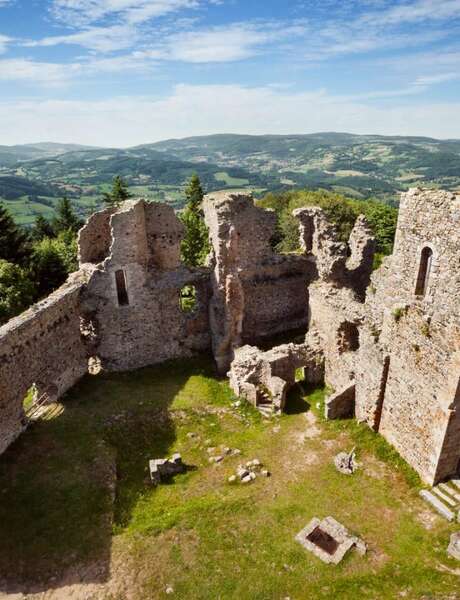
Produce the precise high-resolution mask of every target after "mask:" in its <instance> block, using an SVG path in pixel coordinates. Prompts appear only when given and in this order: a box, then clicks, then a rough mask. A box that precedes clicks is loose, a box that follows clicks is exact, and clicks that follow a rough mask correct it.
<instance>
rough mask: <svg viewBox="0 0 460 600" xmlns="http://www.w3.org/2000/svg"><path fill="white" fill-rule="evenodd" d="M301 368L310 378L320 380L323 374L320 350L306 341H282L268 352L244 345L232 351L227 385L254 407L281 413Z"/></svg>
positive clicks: (318, 381) (317, 381)
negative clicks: (281, 344) (263, 407)
mask: <svg viewBox="0 0 460 600" xmlns="http://www.w3.org/2000/svg"><path fill="white" fill-rule="evenodd" d="M300 368H304V369H306V370H307V372H308V374H309V380H310V381H312V380H313V379H315V382H316V383H320V382H321V380H322V379H323V377H324V372H323V357H322V353H321V350H320V349H319V348H315V347H313V346H311V345H308V344H298V345H296V344H285V345H283V346H278V347H276V348H273V349H272V350H268V351H267V352H262V351H261V350H259V349H258V348H255V347H254V346H243V347H241V348H238V349H237V350H235V358H234V360H233V362H232V366H231V369H230V372H229V373H228V376H229V381H230V387H231V388H232V389H233V391H234V392H235V394H236V395H237V396H242V397H244V398H246V400H248V401H249V402H251V404H253V405H254V406H256V407H260V406H261V405H263V406H266V407H270V409H271V410H274V411H275V412H280V411H282V410H283V409H284V405H285V400H286V393H287V392H288V391H289V389H290V388H291V387H292V386H293V385H294V384H295V376H296V370H297V369H300Z"/></svg>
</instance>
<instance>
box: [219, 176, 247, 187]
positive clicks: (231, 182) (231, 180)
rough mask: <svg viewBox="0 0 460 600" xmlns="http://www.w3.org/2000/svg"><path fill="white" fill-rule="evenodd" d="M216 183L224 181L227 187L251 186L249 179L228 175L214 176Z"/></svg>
mask: <svg viewBox="0 0 460 600" xmlns="http://www.w3.org/2000/svg"><path fill="white" fill-rule="evenodd" d="M214 178H215V180H216V181H222V182H223V183H225V185H228V186H235V187H241V186H243V185H248V184H249V179H238V177H231V176H230V175H229V174H228V173H226V172H222V173H216V174H215V175H214Z"/></svg>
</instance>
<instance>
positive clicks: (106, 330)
mask: <svg viewBox="0 0 460 600" xmlns="http://www.w3.org/2000/svg"><path fill="white" fill-rule="evenodd" d="M109 217H110V218H109V223H110V231H111V243H110V246H109V248H108V255H107V256H106V258H105V259H104V260H103V261H102V262H101V263H100V264H99V265H97V266H96V268H95V269H94V271H93V273H92V276H91V278H90V280H89V282H88V285H87V288H86V290H85V294H84V299H83V304H82V308H83V311H84V314H85V315H86V319H87V321H88V322H89V323H91V328H92V330H93V331H94V332H95V335H94V339H93V354H94V356H95V357H97V358H98V359H99V360H100V362H101V364H102V367H103V368H104V369H108V370H126V369H135V368H139V367H142V366H145V365H150V364H154V363H159V362H163V361H165V360H168V359H172V358H180V357H186V356H190V355H191V354H192V353H194V352H197V351H204V350H207V349H208V348H210V333H209V318H208V311H209V298H210V284H209V270H207V269H195V270H190V269H187V268H186V267H184V266H183V265H181V262H180V242H181V239H182V236H183V226H182V224H181V223H180V221H179V219H178V218H177V217H176V215H175V214H174V210H173V209H172V208H171V207H169V206H167V205H165V204H159V203H147V202H144V201H132V202H129V203H126V204H125V205H124V206H123V207H122V208H121V209H120V210H118V211H116V212H114V213H113V214H111V215H109ZM99 228H103V230H105V220H104V219H102V218H101V217H100V213H99V215H95V216H94V217H92V218H91V219H90V220H89V221H88V223H87V225H86V227H85V230H88V231H87V232H85V233H84V235H82V234H80V239H82V238H83V239H94V238H95V237H96V238H97V233H96V231H97V229H99ZM85 230H83V231H85ZM91 230H93V231H91ZM80 252H81V253H82V250H80ZM87 254H88V253H87V252H86V251H83V255H87ZM117 277H121V279H122V283H123V281H124V288H125V289H124V290H123V291H124V293H125V295H126V298H124V299H123V298H122V299H121V300H120V297H119V289H118V287H119V284H120V281H117ZM185 286H194V288H195V291H196V301H197V302H196V308H195V310H193V311H191V312H185V311H184V310H183V309H182V308H181V290H182V289H183V288H184V287H185Z"/></svg>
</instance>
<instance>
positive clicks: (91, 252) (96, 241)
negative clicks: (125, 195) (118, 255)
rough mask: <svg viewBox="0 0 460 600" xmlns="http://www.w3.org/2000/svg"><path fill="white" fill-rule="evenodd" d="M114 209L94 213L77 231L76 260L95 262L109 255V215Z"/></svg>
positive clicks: (84, 262)
mask: <svg viewBox="0 0 460 600" xmlns="http://www.w3.org/2000/svg"><path fill="white" fill-rule="evenodd" d="M113 212H114V209H112V208H106V209H105V210H101V211H99V212H96V213H94V214H93V215H92V216H91V218H90V219H89V220H88V221H87V222H86V223H85V225H84V226H83V227H82V228H81V229H80V231H79V232H78V262H79V263H80V265H83V264H86V263H93V264H97V263H100V262H102V261H103V260H104V259H105V258H107V256H108V255H109V251H110V244H111V243H112V236H111V232H110V217H111V215H112V213H113Z"/></svg>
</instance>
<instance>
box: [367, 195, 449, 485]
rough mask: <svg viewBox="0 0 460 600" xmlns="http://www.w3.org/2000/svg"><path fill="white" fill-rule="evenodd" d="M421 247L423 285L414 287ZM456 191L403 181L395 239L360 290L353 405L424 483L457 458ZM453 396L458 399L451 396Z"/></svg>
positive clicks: (446, 472) (435, 478)
mask: <svg viewBox="0 0 460 600" xmlns="http://www.w3.org/2000/svg"><path fill="white" fill-rule="evenodd" d="M424 248H430V255H431V257H432V258H431V264H430V265H429V269H428V271H429V272H428V278H427V285H426V289H425V290H424V293H423V294H420V293H416V292H417V291H418V289H417V280H418V278H419V273H420V265H421V261H422V253H423V249H424ZM459 252H460V197H458V196H455V195H454V194H451V193H449V192H442V191H422V190H418V189H414V190H410V191H409V192H408V193H407V194H404V195H403V197H402V201H401V208H400V216H399V221H398V229H397V235H396V241H395V248H394V252H393V255H392V257H391V258H390V259H388V260H387V261H385V263H384V265H383V266H382V267H381V269H380V271H379V272H377V273H376V274H375V275H374V276H373V278H372V283H371V286H370V288H369V290H368V293H367V300H366V305H365V311H366V314H365V324H364V326H363V328H362V330H361V336H360V337H361V342H362V343H361V348H360V355H359V361H358V363H357V364H358V374H357V382H356V413H357V416H358V418H359V419H360V420H364V421H366V422H367V423H368V424H369V425H370V426H371V427H374V429H377V430H378V431H379V432H380V433H381V434H382V435H383V436H384V437H385V438H386V439H387V440H388V441H389V442H390V443H392V444H393V445H394V446H395V448H396V449H397V450H398V452H399V453H400V454H401V455H402V456H403V457H404V458H405V459H406V460H407V461H408V462H409V464H411V465H412V466H413V467H414V468H415V469H416V470H417V471H418V473H419V474H420V476H421V477H422V479H424V480H425V481H426V482H428V483H433V482H435V481H438V480H440V479H443V478H445V477H447V476H449V475H452V474H453V473H455V471H456V469H457V468H458V464H459V461H460V445H459V443H458V440H459V437H458V436H459V423H458V413H457V411H456V406H458V401H457V400H455V397H456V396H455V395H456V389H457V387H456V386H457V385H458V379H459V378H460V373H459V369H458V365H457V366H456V367H455V366H453V365H454V363H453V362H452V361H453V357H454V356H456V353H457V352H458V349H459V348H460V329H459V323H460V302H459V298H460V269H459ZM456 403H457V404H456Z"/></svg>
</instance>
